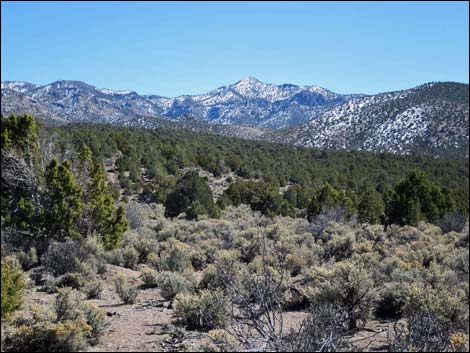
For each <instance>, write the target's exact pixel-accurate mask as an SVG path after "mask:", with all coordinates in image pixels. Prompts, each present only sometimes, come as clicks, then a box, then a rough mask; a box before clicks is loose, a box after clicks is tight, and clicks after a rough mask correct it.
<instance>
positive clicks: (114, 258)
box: [106, 249, 124, 267]
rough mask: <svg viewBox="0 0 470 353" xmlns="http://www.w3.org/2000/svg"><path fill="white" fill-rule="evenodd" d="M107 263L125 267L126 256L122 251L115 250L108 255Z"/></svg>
mask: <svg viewBox="0 0 470 353" xmlns="http://www.w3.org/2000/svg"><path fill="white" fill-rule="evenodd" d="M106 261H107V262H108V263H109V264H111V265H115V266H119V267H124V256H123V254H122V249H114V250H111V251H109V252H108V253H107V254H106Z"/></svg>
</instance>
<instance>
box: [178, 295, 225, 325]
mask: <svg viewBox="0 0 470 353" xmlns="http://www.w3.org/2000/svg"><path fill="white" fill-rule="evenodd" d="M224 305H225V302H224V295H223V294H222V293H221V292H217V291H209V290H202V291H201V292H200V293H199V294H195V295H191V294H183V293H179V294H178V295H176V297H175V303H174V312H173V315H174V316H175V317H176V318H177V319H178V321H179V322H180V323H181V324H182V325H184V326H185V327H187V328H188V329H199V330H212V329H215V328H220V327H224V326H225V322H226V320H227V317H226V314H225V310H224Z"/></svg>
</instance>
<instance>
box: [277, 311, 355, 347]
mask: <svg viewBox="0 0 470 353" xmlns="http://www.w3.org/2000/svg"><path fill="white" fill-rule="evenodd" d="M348 321H349V317H348V313H347V311H345V310H344V309H343V308H341V307H338V306H335V305H331V304H324V305H319V306H312V307H311V308H310V310H309V311H308V314H307V317H306V318H305V319H304V320H303V321H302V323H301V324H300V327H298V328H297V329H296V330H293V329H291V332H290V333H289V334H287V335H285V336H284V337H282V338H281V342H279V343H278V347H277V348H278V350H277V351H282V352H345V351H351V348H352V347H351V344H350V343H348V342H347V340H346V339H345V337H344V336H345V334H346V332H347V331H348V325H349V322H348Z"/></svg>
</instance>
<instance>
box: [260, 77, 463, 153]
mask: <svg viewBox="0 0 470 353" xmlns="http://www.w3.org/2000/svg"><path fill="white" fill-rule="evenodd" d="M468 124H469V86H468V84H460V83H453V82H444V83H428V84H425V85H422V86H419V87H416V88H413V89H409V90H404V91H396V92H389V93H381V94H377V95H373V96H364V97H357V98H354V99H351V100H350V101H348V102H346V103H343V104H340V105H337V106H335V107H333V108H332V109H330V110H329V111H327V112H325V113H324V114H322V115H320V116H319V117H317V118H316V119H313V120H312V121H310V122H308V123H307V124H304V125H299V126H295V127H292V128H287V129H280V130H277V131H273V132H270V133H267V134H265V135H264V136H263V138H264V139H267V140H274V141H280V142H288V143H293V144H295V145H297V146H305V147H318V148H322V149H347V150H365V151H388V152H393V153H398V154H408V153H410V152H426V153H428V154H431V155H434V156H452V157H454V158H468V147H469V145H468V140H469V127H468Z"/></svg>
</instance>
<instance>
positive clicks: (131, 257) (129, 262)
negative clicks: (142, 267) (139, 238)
mask: <svg viewBox="0 0 470 353" xmlns="http://www.w3.org/2000/svg"><path fill="white" fill-rule="evenodd" d="M122 258H123V266H124V267H126V268H130V269H132V270H134V269H135V268H136V266H137V264H138V263H139V253H138V252H137V250H135V249H134V247H133V246H127V247H125V248H124V249H123V250H122Z"/></svg>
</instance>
